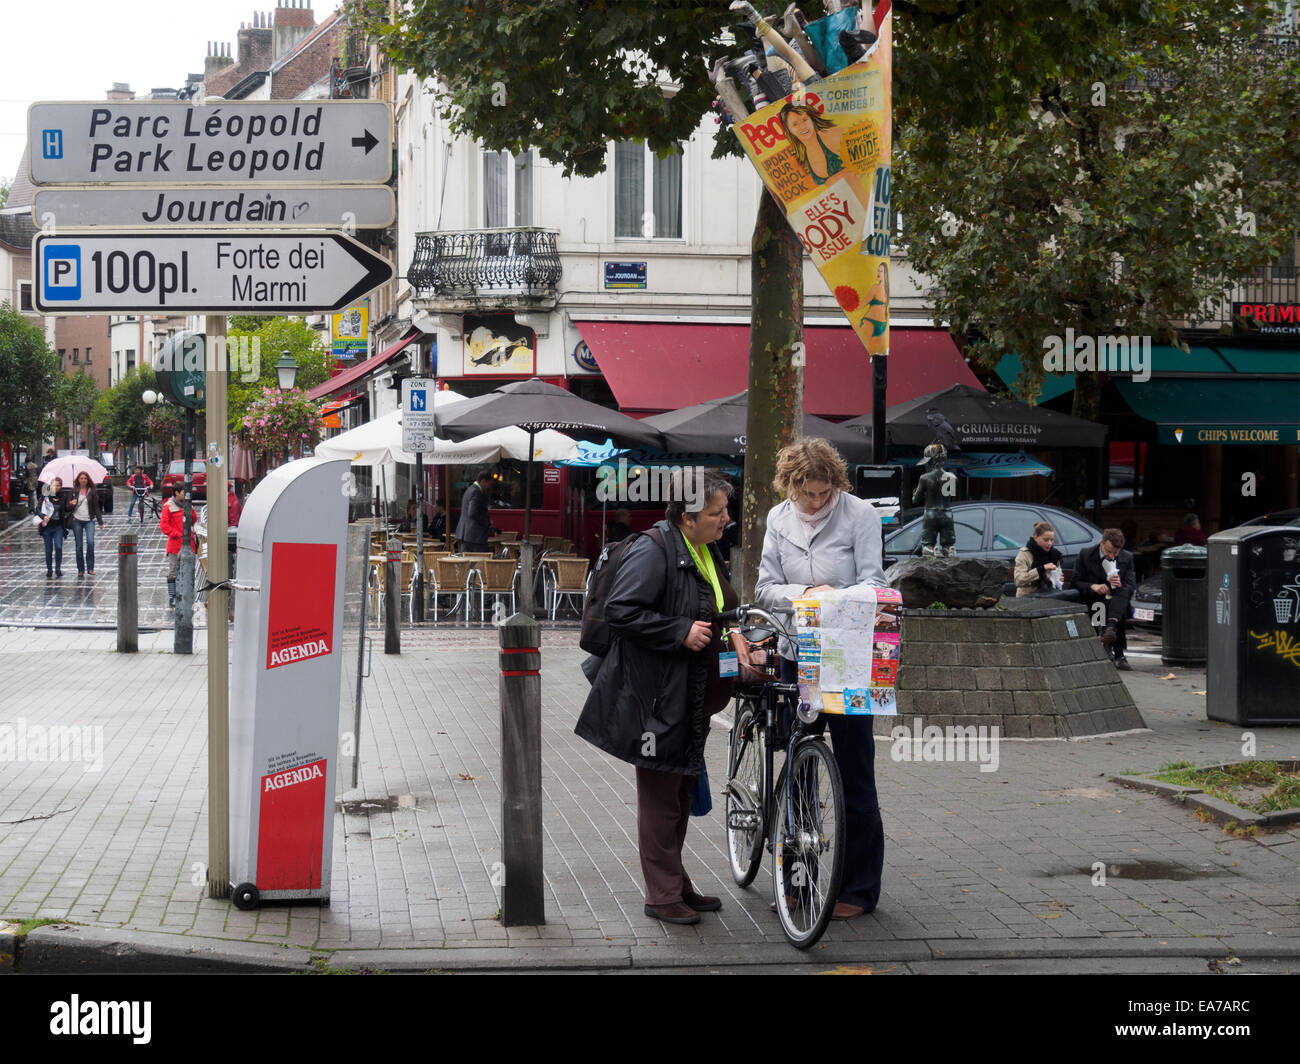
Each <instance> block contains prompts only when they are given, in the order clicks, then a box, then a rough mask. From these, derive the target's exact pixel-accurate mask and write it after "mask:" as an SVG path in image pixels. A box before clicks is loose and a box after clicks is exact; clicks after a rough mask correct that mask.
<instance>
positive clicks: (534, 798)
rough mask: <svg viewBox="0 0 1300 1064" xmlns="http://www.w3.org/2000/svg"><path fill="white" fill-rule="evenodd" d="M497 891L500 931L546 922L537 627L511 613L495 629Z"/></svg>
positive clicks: (535, 623)
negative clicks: (497, 674) (498, 653)
mask: <svg viewBox="0 0 1300 1064" xmlns="http://www.w3.org/2000/svg"><path fill="white" fill-rule="evenodd" d="M500 633H501V635H500V640H501V679H500V681H499V685H500V686H499V698H500V702H501V864H500V865H499V866H497V867H495V868H494V869H493V878H492V882H493V884H494V885H497V886H500V887H501V922H502V923H503V924H504V925H505V926H506V927H519V926H531V925H535V924H544V923H546V900H545V895H544V893H543V880H542V680H541V676H540V671H541V667H542V655H541V651H540V650H539V648H538V639H539V637H540V635H541V625H539V624H538V623H537V622H536V621H535V620H533V619H532V618H531V617H528V616H526V615H525V614H523V613H516V614H515V615H514V616H513V617H511V618H510V619H509V620H508V621H506V622H505V623H504V624H502V625H501V628H500Z"/></svg>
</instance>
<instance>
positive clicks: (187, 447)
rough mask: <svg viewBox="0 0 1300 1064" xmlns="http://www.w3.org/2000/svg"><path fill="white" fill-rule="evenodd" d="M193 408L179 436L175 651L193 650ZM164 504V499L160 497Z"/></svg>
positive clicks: (148, 396)
mask: <svg viewBox="0 0 1300 1064" xmlns="http://www.w3.org/2000/svg"><path fill="white" fill-rule="evenodd" d="M140 398H141V399H142V400H143V401H144V403H145V405H146V406H153V405H155V404H156V403H158V402H160V401H162V398H163V397H162V395H161V394H160V393H158V392H155V391H154V390H153V389H147V390H145V391H144V392H143V393H141V395H140ZM194 422H195V415H194V408H193V407H190V406H187V407H185V430H184V434H183V438H182V440H181V454H182V456H183V457H184V459H185V522H184V525H183V527H182V535H181V551H180V555H179V557H178V558H177V565H176V581H177V583H178V584H179V585H180V586H179V587H178V588H177V589H176V601H175V609H176V619H175V622H174V628H173V632H174V635H173V638H172V652H173V653H176V654H193V653H194V565H195V561H196V559H195V557H194V549H193V547H192V546H191V537H192V535H193V531H192V530H193V528H194V508H193V507H192V506H191V505H190V499H191V498H192V496H193V491H194V469H193V464H194ZM163 505H164V506H166V505H167V500H166V499H164V500H163Z"/></svg>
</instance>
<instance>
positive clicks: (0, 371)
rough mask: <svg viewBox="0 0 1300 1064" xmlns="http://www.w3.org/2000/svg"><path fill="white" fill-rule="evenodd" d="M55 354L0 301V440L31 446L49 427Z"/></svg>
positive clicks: (56, 375)
mask: <svg viewBox="0 0 1300 1064" xmlns="http://www.w3.org/2000/svg"><path fill="white" fill-rule="evenodd" d="M58 386H59V356H58V355H56V354H55V353H54V352H53V351H51V350H50V347H49V345H48V344H47V343H46V342H45V333H44V332H42V331H41V330H40V329H39V328H37V327H36V326H34V325H32V324H30V323H29V322H28V321H27V319H26V318H24V317H23V316H22V315H21V314H20V313H18V311H16V310H14V308H13V307H12V306H10V305H9V304H8V303H3V304H0V439H2V440H7V441H9V442H10V443H24V444H28V445H30V446H33V447H34V446H35V445H36V444H37V443H39V442H40V441H41V440H42V439H44V438H45V437H46V436H48V435H50V433H51V432H52V430H53V419H52V418H51V416H50V415H51V412H52V411H53V410H54V405H55V399H56V396H57V390H58Z"/></svg>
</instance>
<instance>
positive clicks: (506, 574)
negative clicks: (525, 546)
mask: <svg viewBox="0 0 1300 1064" xmlns="http://www.w3.org/2000/svg"><path fill="white" fill-rule="evenodd" d="M478 576H479V585H478V613H479V620H480V622H484V623H486V621H487V597H488V595H491V596H492V605H493V608H494V611H495V607H496V604H497V603H498V602H500V601H501V596H502V595H509V596H510V613H511V615H513V614H514V612H515V582H516V580H517V579H518V576H519V566H518V565H517V564H516V563H515V562H513V561H511V560H510V559H509V558H488V559H486V560H485V561H483V562H482V563H481V565H480V567H479V569H478Z"/></svg>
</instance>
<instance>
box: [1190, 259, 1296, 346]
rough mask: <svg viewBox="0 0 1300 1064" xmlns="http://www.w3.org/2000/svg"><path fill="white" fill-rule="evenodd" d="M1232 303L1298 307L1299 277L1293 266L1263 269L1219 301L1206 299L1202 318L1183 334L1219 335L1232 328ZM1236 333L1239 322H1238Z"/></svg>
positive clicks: (1234, 287)
mask: <svg viewBox="0 0 1300 1064" xmlns="http://www.w3.org/2000/svg"><path fill="white" fill-rule="evenodd" d="M1234 303H1255V304H1259V303H1265V304H1268V303H1278V304H1284V305H1289V306H1296V305H1300V275H1298V272H1297V270H1296V268H1295V267H1294V266H1289V265H1288V266H1264V267H1261V268H1260V269H1259V270H1256V271H1255V273H1254V274H1253V275H1252V276H1250V277H1248V278H1246V279H1245V280H1243V281H1241V282H1240V283H1239V284H1236V285H1234V286H1233V287H1232V288H1231V289H1229V290H1228V291H1227V292H1226V293H1225V294H1224V295H1223V297H1222V298H1220V299H1212V300H1209V301H1208V302H1207V303H1206V304H1205V306H1204V307H1203V309H1202V311H1201V319H1200V320H1199V321H1197V322H1194V323H1188V325H1189V328H1188V329H1186V330H1185V331H1187V332H1192V333H1199V332H1219V333H1222V332H1223V331H1225V330H1227V329H1228V328H1230V327H1231V326H1232V325H1233V318H1232V306H1233V304H1234ZM1236 324H1237V330H1238V332H1239V331H1240V329H1241V324H1242V323H1241V322H1237V323H1236Z"/></svg>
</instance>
